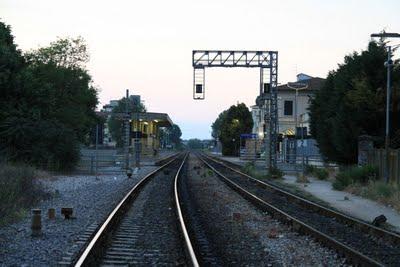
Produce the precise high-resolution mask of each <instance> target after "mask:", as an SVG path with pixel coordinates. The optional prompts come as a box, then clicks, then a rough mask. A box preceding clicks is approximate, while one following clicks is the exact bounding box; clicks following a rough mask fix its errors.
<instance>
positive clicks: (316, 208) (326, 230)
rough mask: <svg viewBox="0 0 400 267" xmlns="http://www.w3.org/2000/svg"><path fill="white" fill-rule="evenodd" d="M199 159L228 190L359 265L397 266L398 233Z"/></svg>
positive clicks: (399, 252) (399, 260)
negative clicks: (226, 185)
mask: <svg viewBox="0 0 400 267" xmlns="http://www.w3.org/2000/svg"><path fill="white" fill-rule="evenodd" d="M198 156H199V158H200V159H201V160H202V161H203V162H204V163H205V164H206V165H207V166H208V167H209V168H210V169H212V170H213V171H214V172H216V173H217V174H218V175H219V177H220V178H221V179H222V180H223V181H224V182H225V183H227V184H228V185H229V186H230V187H231V188H232V189H234V190H235V191H237V192H239V193H240V194H241V195H242V196H243V197H245V198H246V199H248V200H249V201H250V202H252V203H253V204H255V205H257V206H258V207H259V208H261V209H263V210H266V211H268V212H269V213H271V214H272V215H273V216H274V217H276V218H278V219H280V220H281V221H284V222H285V223H288V224H291V225H292V227H293V229H294V230H296V231H298V232H301V233H305V234H308V235H311V236H313V237H314V238H315V239H316V240H317V241H319V242H321V243H323V244H324V245H326V246H328V247H331V248H333V249H335V250H336V251H337V252H338V253H339V254H341V255H343V256H345V257H346V258H347V259H348V261H349V262H351V263H353V264H355V265H362V266H399V265H400V236H399V235H398V234H396V233H392V232H389V231H386V230H384V229H381V228H378V227H375V226H373V225H370V224H367V223H364V222H362V221H359V220H357V219H354V218H351V217H349V216H347V215H344V214H341V213H338V212H336V211H334V210H331V209H328V208H325V207H323V206H320V205H318V204H315V203H313V202H310V201H308V200H306V199H303V198H300V197H298V196H295V195H293V194H291V193H289V192H286V191H284V190H282V189H280V188H278V187H276V186H274V185H272V184H269V183H267V182H263V181H260V180H257V179H255V178H253V177H250V176H249V175H246V174H244V173H242V172H241V171H240V170H237V169H236V168H234V167H232V166H229V165H228V164H226V163H225V162H222V161H221V160H219V159H215V158H212V157H209V156H206V155H204V154H201V155H198Z"/></svg>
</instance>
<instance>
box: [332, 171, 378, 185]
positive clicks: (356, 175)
mask: <svg viewBox="0 0 400 267" xmlns="http://www.w3.org/2000/svg"><path fill="white" fill-rule="evenodd" d="M377 178H378V168H377V167H375V166H372V165H366V166H361V167H359V166H355V167H350V168H347V169H345V170H342V171H341V172H339V173H338V174H337V175H336V179H335V181H334V182H333V184H332V186H333V188H334V189H336V190H344V189H345V188H346V187H348V186H350V185H352V184H355V183H359V184H363V185H364V184H367V183H368V182H369V181H375V180H376V179H377Z"/></svg>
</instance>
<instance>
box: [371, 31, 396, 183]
mask: <svg viewBox="0 0 400 267" xmlns="http://www.w3.org/2000/svg"><path fill="white" fill-rule="evenodd" d="M371 37H379V38H400V34H399V33H389V32H382V33H373V34H371ZM391 58H392V47H391V46H388V54H387V61H386V62H385V64H384V65H385V67H386V68H387V81H386V127H385V154H386V161H385V170H384V176H385V182H386V183H388V182H389V165H390V94H391V84H390V83H391V78H390V72H391V67H392V66H393V60H392V59H391Z"/></svg>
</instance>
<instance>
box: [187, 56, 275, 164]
mask: <svg viewBox="0 0 400 267" xmlns="http://www.w3.org/2000/svg"><path fill="white" fill-rule="evenodd" d="M192 66H193V99H197V100H202V99H204V98H205V68H210V67H224V68H235V67H241V68H260V95H259V96H258V98H257V105H259V106H260V107H261V108H264V109H265V111H266V112H265V114H266V115H265V118H264V121H265V125H267V129H266V131H267V133H264V134H265V135H264V136H266V137H267V138H266V148H269V149H267V151H266V152H267V165H268V167H276V162H277V154H276V151H277V145H278V101H277V89H276V88H277V84H278V52H277V51H226V50H224V51H223V50H193V53H192Z"/></svg>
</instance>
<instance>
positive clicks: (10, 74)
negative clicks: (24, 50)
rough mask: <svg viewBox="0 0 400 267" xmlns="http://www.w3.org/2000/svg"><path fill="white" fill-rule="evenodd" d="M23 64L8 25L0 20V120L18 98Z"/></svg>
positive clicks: (5, 116) (6, 114) (23, 60)
mask: <svg viewBox="0 0 400 267" xmlns="http://www.w3.org/2000/svg"><path fill="white" fill-rule="evenodd" d="M24 66H25V59H24V58H23V56H22V55H21V51H20V50H18V49H17V46H16V45H15V44H14V36H12V34H11V28H10V26H8V25H5V24H4V23H2V22H1V21H0V94H1V97H0V122H1V121H3V120H4V119H5V118H7V116H8V114H9V113H8V112H9V111H10V110H11V109H13V105H14V102H15V100H16V99H17V98H18V93H19V92H20V91H21V85H20V80H21V79H20V75H21V71H22V69H23V68H24Z"/></svg>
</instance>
